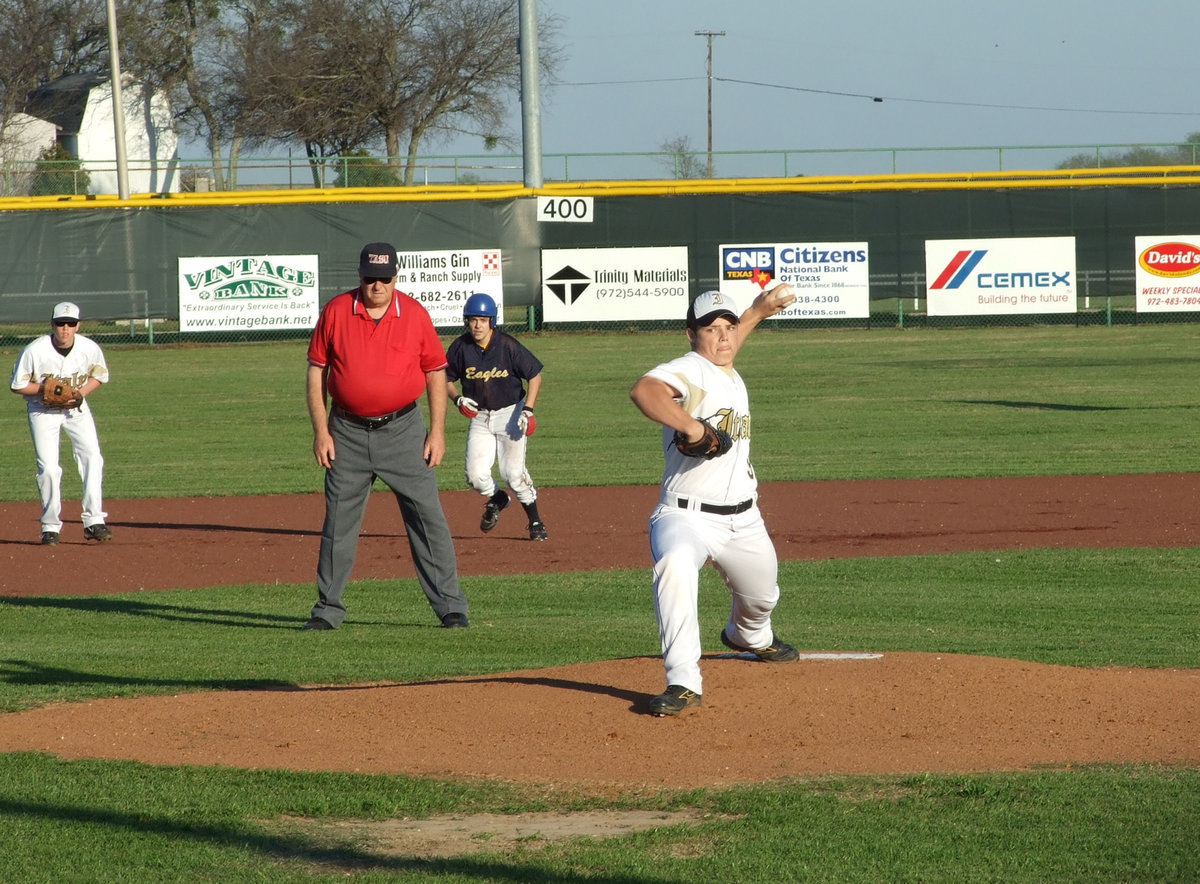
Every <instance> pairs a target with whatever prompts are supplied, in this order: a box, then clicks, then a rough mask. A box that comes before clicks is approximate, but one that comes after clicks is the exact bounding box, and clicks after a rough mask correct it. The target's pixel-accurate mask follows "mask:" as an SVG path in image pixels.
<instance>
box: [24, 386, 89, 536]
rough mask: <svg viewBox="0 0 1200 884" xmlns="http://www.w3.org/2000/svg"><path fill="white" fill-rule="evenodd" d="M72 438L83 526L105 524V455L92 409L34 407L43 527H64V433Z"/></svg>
mask: <svg viewBox="0 0 1200 884" xmlns="http://www.w3.org/2000/svg"><path fill="white" fill-rule="evenodd" d="M62 432H65V433H66V434H67V438H68V439H70V441H71V449H72V451H73V452H74V455H75V466H76V467H77V468H78V469H79V476H80V478H82V479H83V512H82V514H81V515H82V517H83V526H84V527H85V528H87V527H90V526H92V525H99V524H101V523H102V522H103V521H104V519H105V517H106V516H107V513H105V512H104V505H103V495H102V490H101V489H102V488H103V484H104V458H103V457H102V456H101V454H100V438H99V436H97V435H96V422H95V421H94V420H92V413H91V411H90V410H88V411H83V410H81V409H78V408H71V409H65V410H54V411H30V412H29V433H30V435H31V436H32V437H33V453H34V456H35V457H36V458H37V487H38V495H39V496H40V497H41V500H42V530H43V531H54V532H55V533H58V532H60V531H62V467H61V466H60V465H59V448H60V444H61V436H60V433H62Z"/></svg>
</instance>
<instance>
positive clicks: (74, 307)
mask: <svg viewBox="0 0 1200 884" xmlns="http://www.w3.org/2000/svg"><path fill="white" fill-rule="evenodd" d="M50 318H51V319H74V320H75V321H77V322H78V321H79V305H78V304H72V303H71V302H70V301H63V302H61V303H59V304H55V305H54V314H53V315H52V316H51V317H50Z"/></svg>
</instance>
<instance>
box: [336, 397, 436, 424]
mask: <svg viewBox="0 0 1200 884" xmlns="http://www.w3.org/2000/svg"><path fill="white" fill-rule="evenodd" d="M416 407H417V403H416V400H413V401H412V402H410V403H408V405H406V406H404V407H403V408H401V409H400V410H399V411H393V412H392V413H391V414H381V415H380V416H379V417H363V416H362V415H361V414H352V413H351V412H349V411H346V409H344V408H342V406H340V405H337V406H335V407H334V410H335V411H337V414H338V417H340V418H341V419H342V420H345V421H349V422H350V423H352V424H357V425H358V426H360V427H366V428H367V429H368V430H378V429H379V428H380V427H385V426H387V425H388V424H390V423H391V422H392V421H394V420H395V419H396V418H398V417H401V416H403V415H406V414H408V413H409V412H410V411H412V410H413V409H414V408H416Z"/></svg>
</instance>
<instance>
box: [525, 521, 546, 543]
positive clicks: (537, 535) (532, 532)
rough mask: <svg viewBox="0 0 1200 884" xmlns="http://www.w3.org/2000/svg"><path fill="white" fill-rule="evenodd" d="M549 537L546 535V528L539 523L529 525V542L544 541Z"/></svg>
mask: <svg viewBox="0 0 1200 884" xmlns="http://www.w3.org/2000/svg"><path fill="white" fill-rule="evenodd" d="M549 536H550V535H549V534H547V533H546V526H545V525H543V524H542V523H541V522H530V523H529V539H530V540H546V539H547V538H548V537H549Z"/></svg>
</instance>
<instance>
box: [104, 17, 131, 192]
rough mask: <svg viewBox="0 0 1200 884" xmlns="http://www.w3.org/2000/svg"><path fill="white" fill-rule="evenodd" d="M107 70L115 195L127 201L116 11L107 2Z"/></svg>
mask: <svg viewBox="0 0 1200 884" xmlns="http://www.w3.org/2000/svg"><path fill="white" fill-rule="evenodd" d="M108 48H109V69H110V72H111V76H112V103H113V138H114V140H115V144H116V149H117V194H118V195H119V196H120V198H121V199H123V200H127V199H129V160H128V159H127V158H126V156H125V102H124V101H123V100H122V98H121V56H120V50H119V49H118V48H117V10H116V5H115V3H114V2H113V0H108Z"/></svg>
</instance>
